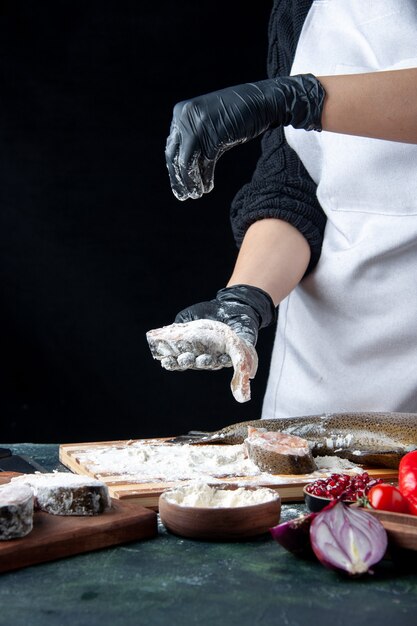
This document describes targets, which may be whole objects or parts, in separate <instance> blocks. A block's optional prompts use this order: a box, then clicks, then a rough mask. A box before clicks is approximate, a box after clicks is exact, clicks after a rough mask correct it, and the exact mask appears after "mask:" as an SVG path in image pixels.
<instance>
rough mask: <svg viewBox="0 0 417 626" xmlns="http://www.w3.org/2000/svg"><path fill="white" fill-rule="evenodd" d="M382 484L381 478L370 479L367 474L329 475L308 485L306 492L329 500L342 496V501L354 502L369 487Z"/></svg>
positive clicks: (365, 492)
mask: <svg viewBox="0 0 417 626" xmlns="http://www.w3.org/2000/svg"><path fill="white" fill-rule="evenodd" d="M381 482H383V479H382V478H371V477H370V476H369V474H368V472H363V473H362V474H357V475H356V476H349V474H331V475H330V476H329V477H328V478H325V479H323V478H320V479H318V480H316V481H315V482H314V483H310V484H309V485H308V486H307V488H306V491H307V492H308V493H311V494H313V495H315V496H319V497H321V498H328V499H330V500H332V499H334V498H337V497H339V496H341V495H342V497H343V499H344V500H353V501H354V500H356V499H357V498H362V497H363V496H364V495H366V494H367V493H368V491H369V489H370V488H371V487H373V486H374V485H376V484H378V483H381Z"/></svg>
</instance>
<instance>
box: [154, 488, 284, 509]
mask: <svg viewBox="0 0 417 626" xmlns="http://www.w3.org/2000/svg"><path fill="white" fill-rule="evenodd" d="M163 497H164V498H165V499H166V500H167V501H168V502H173V503H174V504H179V505H180V506H190V507H201V508H232V507H240V506H251V505H254V504H261V503H263V502H270V501H271V500H279V495H278V493H276V492H275V491H272V489H266V488H259V489H254V490H252V489H244V488H242V487H239V488H237V489H221V488H220V489H218V488H216V487H212V486H210V485H207V484H201V483H195V484H190V485H187V486H185V487H178V488H177V489H172V490H170V491H166V492H165V494H164V496H163Z"/></svg>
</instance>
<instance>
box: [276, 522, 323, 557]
mask: <svg viewBox="0 0 417 626" xmlns="http://www.w3.org/2000/svg"><path fill="white" fill-rule="evenodd" d="M316 515H317V513H309V514H308V515H301V516H300V517H297V518H296V519H291V520H289V521H288V522H282V524H278V526H274V527H273V528H270V529H269V532H270V533H271V535H272V537H273V538H274V539H275V541H277V542H278V543H279V544H280V545H281V546H282V547H283V548H285V549H286V550H288V551H289V552H292V553H293V554H296V555H297V556H313V557H314V552H313V550H312V548H311V544H310V524H311V521H312V519H313V518H314V517H316Z"/></svg>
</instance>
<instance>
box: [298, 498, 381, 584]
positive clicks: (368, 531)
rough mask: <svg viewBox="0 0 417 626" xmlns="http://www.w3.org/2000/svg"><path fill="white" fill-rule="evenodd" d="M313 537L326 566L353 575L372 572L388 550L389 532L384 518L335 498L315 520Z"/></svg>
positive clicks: (311, 530)
mask: <svg viewBox="0 0 417 626" xmlns="http://www.w3.org/2000/svg"><path fill="white" fill-rule="evenodd" d="M310 541H311V546H312V548H313V551H314V553H315V555H316V556H317V558H318V559H319V561H321V563H323V565H325V566H326V567H330V568H332V569H340V570H344V571H345V572H348V574H351V575H357V574H365V573H367V572H369V573H372V572H371V569H370V568H371V566H372V565H374V564H375V563H378V562H379V561H380V560H381V559H382V557H383V556H384V554H385V551H386V549H387V544H388V538H387V533H386V530H385V528H384V527H383V525H382V524H381V522H380V521H379V520H378V519H377V518H376V517H374V516H373V515H372V514H371V513H367V512H366V511H364V510H363V509H359V508H354V507H352V506H347V505H346V504H343V502H336V503H335V504H334V505H333V506H332V505H330V506H327V507H326V508H325V509H323V510H322V511H320V513H318V514H317V515H316V516H315V518H314V519H313V520H312V523H311V526H310Z"/></svg>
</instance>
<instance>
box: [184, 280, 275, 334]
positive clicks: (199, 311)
mask: <svg viewBox="0 0 417 626" xmlns="http://www.w3.org/2000/svg"><path fill="white" fill-rule="evenodd" d="M276 316H277V311H276V308H275V305H274V303H273V301H272V299H271V297H270V296H269V295H268V294H267V293H266V292H265V291H263V290H262V289H259V288H258V287H253V286H252V285H233V286H231V287H225V288H224V289H220V291H218V292H217V295H216V297H215V298H214V299H213V300H209V301H207V302H199V303H198V304H194V305H192V306H190V307H188V308H186V309H184V310H183V311H180V313H178V315H177V316H176V318H175V323H177V324H178V323H184V322H191V321H193V320H201V319H209V320H215V321H217V322H223V323H224V324H227V325H228V326H230V328H232V330H234V331H235V333H236V334H237V335H238V336H239V337H240V338H241V339H243V340H244V341H246V343H248V344H251V345H252V346H255V345H256V342H257V339H258V331H259V329H260V328H265V327H266V326H269V325H270V324H273V323H274V322H275V321H276Z"/></svg>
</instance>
